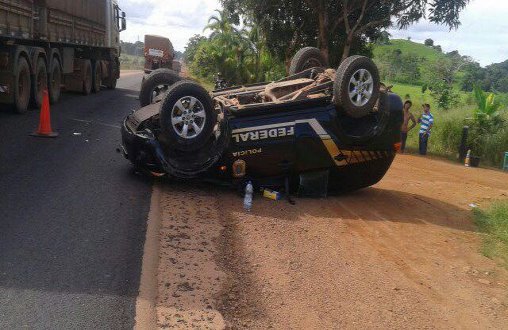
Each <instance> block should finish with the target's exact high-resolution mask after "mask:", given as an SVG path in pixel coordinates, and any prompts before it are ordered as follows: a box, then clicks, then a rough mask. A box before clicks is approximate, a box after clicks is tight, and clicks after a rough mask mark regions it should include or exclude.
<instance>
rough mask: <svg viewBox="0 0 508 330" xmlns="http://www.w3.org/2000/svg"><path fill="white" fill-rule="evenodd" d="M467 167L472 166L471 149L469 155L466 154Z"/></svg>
mask: <svg viewBox="0 0 508 330" xmlns="http://www.w3.org/2000/svg"><path fill="white" fill-rule="evenodd" d="M465 165H466V167H470V166H471V149H470V150H468V151H467V155H466V164H465Z"/></svg>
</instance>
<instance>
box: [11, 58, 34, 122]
mask: <svg viewBox="0 0 508 330" xmlns="http://www.w3.org/2000/svg"><path fill="white" fill-rule="evenodd" d="M31 85H32V82H31V79H30V67H29V66H28V62H27V61H26V59H25V58H24V57H20V58H19V60H18V66H17V70H16V77H15V81H14V110H15V111H16V112H17V113H25V112H26V111H27V110H28V105H29V103H30V91H31Z"/></svg>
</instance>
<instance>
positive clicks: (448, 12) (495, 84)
mask: <svg viewBox="0 0 508 330" xmlns="http://www.w3.org/2000/svg"><path fill="white" fill-rule="evenodd" d="M221 2H222V5H223V6H222V7H223V8H224V9H223V10H217V11H216V14H215V15H213V16H212V17H210V19H209V24H208V25H207V26H206V28H205V29H204V31H203V34H207V35H208V34H209V36H208V37H207V36H204V35H195V36H194V37H192V38H191V39H190V41H189V43H188V45H187V47H186V50H185V52H184V55H183V58H184V61H185V62H186V64H187V67H188V69H189V74H190V76H191V77H193V78H194V79H196V80H199V81H201V82H204V83H206V84H207V85H211V84H213V82H214V79H215V77H216V76H217V74H218V73H220V74H221V75H222V78H223V79H224V80H226V81H227V82H228V83H229V84H230V85H233V84H248V83H255V82H260V81H273V80H277V79H279V78H282V77H284V76H285V75H286V72H287V69H288V64H289V62H290V59H291V58H292V56H293V55H294V54H295V53H296V51H298V50H299V49H300V48H302V47H305V46H317V47H318V48H320V49H321V52H322V54H323V56H325V58H328V59H329V63H330V66H331V67H336V66H338V65H339V63H340V62H341V59H342V58H344V57H345V56H348V55H352V54H360V55H365V56H370V57H372V58H373V59H374V61H375V62H376V64H377V66H378V68H379V70H380V75H381V78H382V81H384V82H385V83H386V84H387V85H394V88H393V91H394V92H396V93H398V94H399V95H400V96H401V97H402V98H403V99H404V100H411V101H413V104H414V106H413V109H412V111H413V113H414V114H415V116H416V117H418V116H419V115H420V113H421V105H422V104H424V103H429V104H430V105H431V106H432V113H433V115H434V117H435V127H434V129H433V132H432V137H431V141H430V144H429V152H430V153H432V154H434V155H437V156H440V157H446V158H450V159H457V155H458V149H459V144H460V141H461V135H462V129H463V127H464V126H466V125H467V126H469V127H470V139H469V146H468V148H470V149H471V150H472V154H473V155H475V156H479V157H480V158H481V164H482V165H486V166H493V167H498V168H499V167H500V166H501V162H502V157H503V154H504V152H505V151H508V114H507V113H508V111H506V109H507V107H508V87H507V86H508V81H507V79H508V61H505V62H503V63H499V64H493V65H490V66H487V67H485V68H482V67H481V66H480V65H479V64H478V63H477V62H475V61H474V59H472V58H470V57H468V56H465V55H462V54H459V52H458V51H451V52H443V49H442V47H441V46H440V45H439V44H437V43H436V42H435V41H434V40H432V39H430V38H429V39H427V40H425V42H424V43H416V42H412V41H411V40H392V39H390V34H389V33H388V32H386V27H387V26H389V25H390V24H391V18H392V17H394V15H398V17H401V18H400V19H399V20H398V21H396V22H395V25H396V26H397V27H401V28H402V27H405V26H408V25H409V24H411V23H413V22H416V21H418V20H419V18H420V17H421V15H422V14H424V13H425V9H423V8H425V6H423V7H421V6H419V5H416V4H415V5H413V6H409V7H407V5H405V6H401V4H405V2H404V1H397V0H392V1H386V2H383V4H382V5H381V7H382V8H380V7H379V6H380V5H379V2H378V1H373V0H362V1H355V2H351V1H342V0H340V1H339V0H327V1H317V0H307V1H303V2H302V1H293V0H281V3H278V4H277V6H274V5H273V3H272V2H271V1H270V0H255V1H254V0H222V1H221ZM422 3H427V5H428V6H431V7H433V8H434V10H433V11H432V12H433V14H432V15H431V16H430V17H429V19H430V20H431V21H433V22H435V23H437V24H445V25H448V26H450V27H452V28H453V27H457V26H458V24H459V21H458V16H457V14H458V12H460V10H461V9H462V8H463V7H464V5H465V2H462V1H453V0H438V1H433V2H429V1H423V2H422ZM385 6H386V7H385ZM280 8H284V10H280ZM381 9H382V10H381ZM332 12H333V13H335V16H334V17H338V19H336V20H330V17H329V16H330V13H332ZM401 14H404V15H401ZM487 103H488V104H487ZM417 147H418V130H417V129H415V130H413V131H412V132H410V134H409V139H408V149H409V150H416V149H417Z"/></svg>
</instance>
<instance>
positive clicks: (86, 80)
mask: <svg viewBox="0 0 508 330" xmlns="http://www.w3.org/2000/svg"><path fill="white" fill-rule="evenodd" d="M92 85H93V76H92V62H91V61H90V60H85V62H84V63H83V91H82V93H83V95H90V93H91V92H92Z"/></svg>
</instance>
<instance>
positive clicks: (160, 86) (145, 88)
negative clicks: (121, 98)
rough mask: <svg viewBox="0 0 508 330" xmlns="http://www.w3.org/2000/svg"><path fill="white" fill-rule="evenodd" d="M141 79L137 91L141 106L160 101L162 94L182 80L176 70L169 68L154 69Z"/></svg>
mask: <svg viewBox="0 0 508 330" xmlns="http://www.w3.org/2000/svg"><path fill="white" fill-rule="evenodd" d="M143 79H144V80H143V82H142V84H141V91H140V92H139V103H140V105H141V107H146V106H147V105H150V104H152V103H157V102H160V101H162V99H163V95H162V94H164V93H166V91H168V90H169V88H170V87H171V86H172V85H173V84H175V83H177V82H179V81H181V80H182V78H181V77H180V76H179V75H178V74H177V73H176V72H174V71H172V70H169V69H157V70H154V71H152V72H151V73H150V74H149V75H148V76H146V77H144V78H143Z"/></svg>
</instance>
